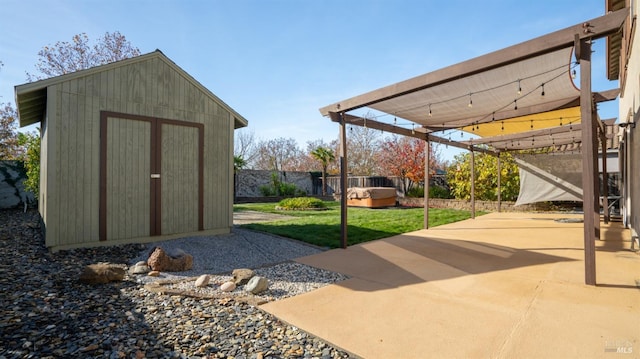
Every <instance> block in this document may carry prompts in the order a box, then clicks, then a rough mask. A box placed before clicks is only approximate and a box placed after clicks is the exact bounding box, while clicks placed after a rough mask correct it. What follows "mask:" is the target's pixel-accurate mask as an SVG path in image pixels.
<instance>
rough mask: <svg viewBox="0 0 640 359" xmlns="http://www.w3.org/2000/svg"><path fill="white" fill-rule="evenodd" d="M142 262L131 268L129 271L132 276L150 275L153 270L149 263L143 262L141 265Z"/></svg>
mask: <svg viewBox="0 0 640 359" xmlns="http://www.w3.org/2000/svg"><path fill="white" fill-rule="evenodd" d="M140 263H141V262H138V263H136V265H134V266H133V267H131V268H130V269H129V273H131V274H144V273H149V271H150V270H151V269H150V268H149V266H148V265H147V263H145V262H142V263H143V264H140Z"/></svg>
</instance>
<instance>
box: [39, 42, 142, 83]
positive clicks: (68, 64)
mask: <svg viewBox="0 0 640 359" xmlns="http://www.w3.org/2000/svg"><path fill="white" fill-rule="evenodd" d="M138 55H140V50H138V48H136V47H134V46H133V45H131V43H130V42H129V41H127V39H126V38H125V36H124V35H122V34H121V33H120V32H118V31H116V32H113V33H109V32H107V33H105V34H104V36H103V37H102V38H100V39H99V40H98V42H97V43H96V44H94V45H93V46H91V45H90V44H89V37H88V36H87V34H85V33H81V34H77V35H74V36H73V38H72V39H71V42H67V41H58V42H56V43H55V44H54V45H47V46H45V47H43V48H42V50H40V51H39V52H38V56H39V59H38V63H37V64H36V65H35V68H36V71H37V72H38V73H36V74H31V73H28V72H27V81H29V82H31V81H36V80H42V79H46V78H49V77H54V76H59V75H64V74H68V73H70V72H75V71H79V70H84V69H88V68H90V67H94V66H99V65H104V64H107V63H110V62H114V61H119V60H123V59H126V58H130V57H134V56H138Z"/></svg>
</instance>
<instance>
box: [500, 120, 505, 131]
mask: <svg viewBox="0 0 640 359" xmlns="http://www.w3.org/2000/svg"><path fill="white" fill-rule="evenodd" d="M500 129H501V130H502V131H504V121H502V126H501V127H500Z"/></svg>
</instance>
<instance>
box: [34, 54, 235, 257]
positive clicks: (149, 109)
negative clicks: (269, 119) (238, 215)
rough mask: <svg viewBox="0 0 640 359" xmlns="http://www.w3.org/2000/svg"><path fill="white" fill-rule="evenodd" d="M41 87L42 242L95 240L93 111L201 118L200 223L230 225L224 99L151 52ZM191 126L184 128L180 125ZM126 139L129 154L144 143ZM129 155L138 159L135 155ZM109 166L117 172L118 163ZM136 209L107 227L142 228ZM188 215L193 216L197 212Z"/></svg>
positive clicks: (96, 126) (176, 226)
mask: <svg viewBox="0 0 640 359" xmlns="http://www.w3.org/2000/svg"><path fill="white" fill-rule="evenodd" d="M47 90H48V91H47V92H48V105H47V106H48V108H47V110H48V118H47V124H46V127H45V129H44V133H43V156H42V157H43V158H45V159H46V160H43V161H46V163H43V169H44V170H45V171H46V173H47V175H46V176H43V178H42V182H43V183H42V184H43V186H41V188H43V189H44V192H43V199H44V200H43V201H42V206H43V210H42V212H41V213H42V214H43V219H44V221H45V224H46V230H47V245H48V246H50V247H57V246H61V247H65V246H67V247H69V246H74V245H77V244H83V243H90V242H98V241H99V193H100V189H99V182H100V178H99V177H100V167H99V158H100V111H111V112H120V113H126V114H132V115H141V116H151V117H156V118H163V119H173V120H179V121H186V122H195V123H201V124H203V125H204V183H203V187H204V193H203V199H204V211H203V213H204V229H205V230H214V229H215V230H218V229H226V230H227V231H228V230H229V228H230V227H231V226H232V218H231V216H230V213H231V206H232V201H231V197H230V196H229V191H231V190H232V179H233V175H232V172H230V171H229V168H232V166H233V163H232V162H231V152H229V149H230V148H231V146H232V143H233V138H232V134H233V118H232V116H231V114H230V112H229V111H228V110H226V108H225V107H223V106H221V105H220V104H218V103H216V102H215V101H214V100H213V99H211V98H210V97H209V96H207V95H206V94H205V93H203V92H202V91H201V90H200V88H198V87H196V86H195V85H194V84H192V83H191V82H190V81H189V79H187V78H185V77H183V76H182V74H181V73H179V72H177V71H175V70H174V68H173V67H172V66H170V65H169V64H168V63H167V62H165V61H164V60H163V59H162V58H160V57H152V58H149V59H147V60H144V61H139V62H134V63H131V64H128V65H126V66H120V67H114V68H110V69H107V70H105V71H102V72H96V73H92V74H88V75H87V76H84V77H80V78H76V79H72V80H68V81H63V82H60V83H57V84H55V85H51V86H50V87H49V88H48V89H47ZM120 125H122V124H120ZM113 126H115V127H118V126H119V125H116V124H114V125H113ZM127 126H128V125H127ZM139 126H142V125H139ZM115 127H114V128H111V129H110V131H111V130H113V131H124V132H123V133H121V134H120V135H118V136H119V137H121V136H125V135H127V133H126V132H127V130H117V129H116V128H115ZM131 130H132V131H143V130H142V129H131ZM194 130H195V129H194V128H189V129H186V130H185V129H181V130H180V131H186V132H190V131H194ZM230 134H231V136H230ZM109 137H113V136H109ZM128 141H130V142H129V143H127V144H126V145H125V146H123V148H121V149H120V150H122V151H126V152H127V153H129V154H130V155H131V152H133V151H138V152H141V153H144V152H145V151H146V149H145V146H146V145H147V144H146V143H144V142H143V141H142V140H141V139H139V138H135V137H131V138H128ZM185 146H186V149H187V150H188V151H193V148H192V147H191V146H193V144H191V143H185ZM196 146H197V144H196ZM45 153H46V156H44V154H45ZM147 153H148V152H147ZM114 155H115V154H114ZM183 155H184V156H191V155H192V154H183ZM134 157H135V156H134ZM135 160H136V161H142V160H141V159H140V158H137V159H135ZM129 165H132V164H131V163H129ZM132 166H133V165H132ZM137 169H139V168H136V170H137ZM110 171H111V170H110ZM113 171H119V172H118V174H121V173H123V172H122V171H124V169H123V168H117V169H113ZM43 172H44V171H43ZM137 175H139V173H138V174H137ZM136 178H137V177H136ZM140 178H141V177H140ZM139 180H140V179H137V180H136V181H139ZM184 180H185V181H192V180H193V179H191V178H185V179H184ZM119 200H120V199H119ZM131 200H133V199H131ZM137 200H139V198H138V199H137ZM196 203H197V201H196ZM178 208H179V207H176V208H175V210H176V211H177V210H178ZM182 210H186V209H184V208H183V209H182ZM144 211H145V209H144V208H142V209H140V213H144ZM163 212H164V211H163ZM140 213H129V215H128V216H124V217H123V218H121V219H119V220H118V221H121V222H124V223H120V224H119V225H118V226H117V228H110V230H109V231H114V233H119V234H118V235H123V236H127V238H131V237H128V236H138V235H141V233H144V231H148V229H149V228H148V225H147V226H143V227H144V231H142V230H141V229H139V228H138V227H140V226H141V223H142V219H140V218H139V217H140V216H139V214H140ZM187 213H191V212H187ZM189 216H190V214H189ZM194 217H195V219H197V216H194ZM167 226H169V227H167V228H172V230H176V231H181V230H182V229H185V228H188V227H189V228H191V226H192V223H190V222H189V221H188V220H187V219H186V218H183V219H181V220H177V222H175V223H173V222H172V223H171V224H170V225H169V224H167ZM123 227H135V228H136V229H135V230H134V229H124V228H123ZM163 232H164V231H163ZM163 234H164V233H163ZM143 235H144V234H143ZM109 237H111V236H109Z"/></svg>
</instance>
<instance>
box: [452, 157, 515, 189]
mask: <svg viewBox="0 0 640 359" xmlns="http://www.w3.org/2000/svg"><path fill="white" fill-rule="evenodd" d="M474 157H475V161H474V167H475V172H476V180H475V198H476V199H478V200H481V201H495V200H497V199H498V176H497V172H498V159H497V157H495V156H492V155H489V154H485V153H476V154H475V155H474ZM500 161H501V165H500V168H501V176H502V177H501V178H500V189H501V191H500V192H501V199H502V200H504V201H515V200H516V199H517V198H518V193H519V192H520V175H519V172H518V165H517V164H516V162H515V160H514V159H513V156H512V155H511V154H509V153H503V154H501V156H500ZM470 169H471V155H470V154H469V153H464V154H459V155H457V156H455V157H454V162H453V164H452V165H451V166H449V168H447V182H448V183H449V186H450V187H451V194H452V195H453V196H454V197H455V198H457V199H466V200H468V199H470V198H471V172H470Z"/></svg>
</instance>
